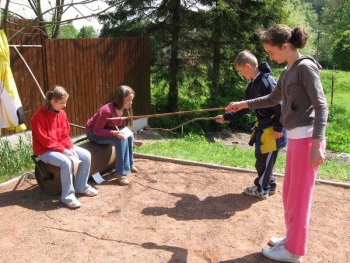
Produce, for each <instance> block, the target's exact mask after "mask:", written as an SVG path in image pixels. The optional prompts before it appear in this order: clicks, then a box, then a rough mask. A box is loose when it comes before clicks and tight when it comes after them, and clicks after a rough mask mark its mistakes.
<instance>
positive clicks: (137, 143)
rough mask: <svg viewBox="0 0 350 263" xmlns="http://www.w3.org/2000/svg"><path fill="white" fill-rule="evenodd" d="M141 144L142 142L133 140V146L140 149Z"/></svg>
mask: <svg viewBox="0 0 350 263" xmlns="http://www.w3.org/2000/svg"><path fill="white" fill-rule="evenodd" d="M142 144H143V141H140V140H134V145H135V146H137V147H140V146H142Z"/></svg>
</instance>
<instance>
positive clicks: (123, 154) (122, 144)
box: [86, 132, 134, 176]
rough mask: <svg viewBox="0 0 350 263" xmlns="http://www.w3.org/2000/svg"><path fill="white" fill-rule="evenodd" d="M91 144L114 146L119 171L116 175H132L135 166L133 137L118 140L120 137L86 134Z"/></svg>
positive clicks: (117, 170)
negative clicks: (132, 168)
mask: <svg viewBox="0 0 350 263" xmlns="http://www.w3.org/2000/svg"><path fill="white" fill-rule="evenodd" d="M86 135H87V137H88V139H89V140H90V141H91V142H94V143H97V144H114V145H115V154H116V162H117V169H116V175H117V176H123V175H128V174H130V173H131V167H132V166H133V165H134V154H133V145H134V136H133V135H131V136H129V137H127V138H123V139H118V137H116V136H113V137H103V136H97V135H94V134H93V133H92V132H89V133H87V134H86Z"/></svg>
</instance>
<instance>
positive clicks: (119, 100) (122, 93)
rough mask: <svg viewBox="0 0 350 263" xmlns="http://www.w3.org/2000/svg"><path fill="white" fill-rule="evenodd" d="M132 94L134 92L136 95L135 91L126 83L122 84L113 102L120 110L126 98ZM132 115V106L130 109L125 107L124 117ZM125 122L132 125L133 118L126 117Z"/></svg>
mask: <svg viewBox="0 0 350 263" xmlns="http://www.w3.org/2000/svg"><path fill="white" fill-rule="evenodd" d="M130 94H133V95H134V96H135V91H134V90H133V89H132V88H131V87H129V86H126V85H121V86H119V87H117V89H116V91H115V93H114V95H113V99H112V103H113V105H114V107H115V108H117V109H118V110H120V109H121V108H123V104H124V98H125V97H127V96H129V95H130ZM132 115H133V111H132V108H131V107H130V108H129V109H123V117H128V116H132ZM125 124H126V125H127V126H132V125H133V119H126V120H125Z"/></svg>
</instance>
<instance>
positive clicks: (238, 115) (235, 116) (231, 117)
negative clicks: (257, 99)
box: [222, 83, 252, 122]
mask: <svg viewBox="0 0 350 263" xmlns="http://www.w3.org/2000/svg"><path fill="white" fill-rule="evenodd" d="M250 92H251V83H249V84H248V85H247V88H246V89H245V93H244V98H243V100H244V101H245V100H249V99H251V98H252V95H251V93H250ZM249 111H250V110H249V109H243V110H240V111H237V112H234V113H233V112H226V113H225V114H224V115H222V117H223V118H224V120H225V121H230V122H234V121H239V120H240V119H242V118H243V116H244V115H246V114H247V113H248V112H249Z"/></svg>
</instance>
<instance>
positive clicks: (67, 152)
mask: <svg viewBox="0 0 350 263" xmlns="http://www.w3.org/2000/svg"><path fill="white" fill-rule="evenodd" d="M63 154H64V155H66V156H68V157H69V156H76V155H77V154H76V153H75V151H74V150H73V149H64V151H63Z"/></svg>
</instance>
